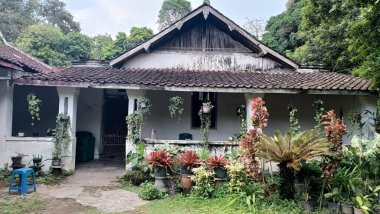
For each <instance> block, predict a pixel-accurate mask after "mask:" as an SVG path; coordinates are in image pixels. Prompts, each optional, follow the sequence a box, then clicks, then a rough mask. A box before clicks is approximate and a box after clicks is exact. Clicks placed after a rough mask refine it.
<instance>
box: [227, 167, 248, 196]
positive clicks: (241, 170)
mask: <svg viewBox="0 0 380 214" xmlns="http://www.w3.org/2000/svg"><path fill="white" fill-rule="evenodd" d="M226 169H227V175H228V183H227V186H228V191H229V192H230V193H240V192H242V191H243V190H244V187H245V184H246V180H247V178H248V175H247V173H246V172H245V167H244V165H243V164H242V163H239V162H231V163H230V164H228V165H227V166H226Z"/></svg>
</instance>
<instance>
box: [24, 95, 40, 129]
mask: <svg viewBox="0 0 380 214" xmlns="http://www.w3.org/2000/svg"><path fill="white" fill-rule="evenodd" d="M27 101H28V111H29V114H30V117H31V118H32V126H34V123H35V122H36V121H39V120H40V110H41V103H42V101H41V100H40V99H38V97H37V96H36V95H35V94H34V93H30V94H28V96H27Z"/></svg>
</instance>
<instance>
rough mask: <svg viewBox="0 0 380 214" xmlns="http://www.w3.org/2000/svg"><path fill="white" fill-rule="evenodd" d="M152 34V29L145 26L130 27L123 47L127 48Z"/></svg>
mask: <svg viewBox="0 0 380 214" xmlns="http://www.w3.org/2000/svg"><path fill="white" fill-rule="evenodd" d="M152 36H153V30H152V29H150V28H147V27H141V28H139V27H132V28H131V30H130V32H129V36H128V37H127V40H126V43H125V44H124V45H125V49H126V50H129V49H131V48H134V47H135V46H137V45H140V44H141V43H143V42H145V41H146V40H148V39H150V38H151V37H152Z"/></svg>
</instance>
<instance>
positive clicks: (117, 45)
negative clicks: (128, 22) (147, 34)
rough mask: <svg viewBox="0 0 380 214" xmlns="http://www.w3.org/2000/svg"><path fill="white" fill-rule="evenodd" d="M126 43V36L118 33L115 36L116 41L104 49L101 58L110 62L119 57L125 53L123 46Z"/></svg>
mask: <svg viewBox="0 0 380 214" xmlns="http://www.w3.org/2000/svg"><path fill="white" fill-rule="evenodd" d="M126 42H127V34H125V33H123V32H118V33H117V35H116V40H115V41H114V42H113V43H112V44H111V45H109V46H108V47H106V48H105V49H104V52H103V53H102V54H103V58H104V59H107V60H110V59H113V58H115V57H116V56H118V55H120V54H121V53H123V52H124V51H125V44H126Z"/></svg>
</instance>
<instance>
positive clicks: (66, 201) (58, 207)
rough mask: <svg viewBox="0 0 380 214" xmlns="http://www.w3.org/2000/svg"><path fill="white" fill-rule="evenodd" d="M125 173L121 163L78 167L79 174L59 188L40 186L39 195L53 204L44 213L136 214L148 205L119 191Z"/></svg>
mask: <svg viewBox="0 0 380 214" xmlns="http://www.w3.org/2000/svg"><path fill="white" fill-rule="evenodd" d="M124 173H125V166H124V165H123V163H120V162H112V161H107V162H101V161H92V162H89V163H86V164H82V165H78V166H77V169H76V172H75V174H74V175H73V176H70V177H69V178H68V179H67V180H66V181H64V183H62V184H61V185H59V186H45V185H39V186H38V187H37V193H38V195H40V196H41V197H43V198H46V199H48V200H49V203H48V207H47V210H46V211H44V212H42V213H55V214H60V213H62V214H63V213H73V214H75V213H84V212H87V211H88V210H95V211H96V210H98V211H100V212H128V213H136V212H135V211H134V210H135V208H136V207H138V206H141V205H143V204H146V203H147V202H146V201H143V200H141V199H140V198H139V197H138V196H137V194H136V193H133V192H128V191H125V190H122V189H120V188H118V187H117V185H118V182H117V179H116V177H117V176H121V175H123V174H124Z"/></svg>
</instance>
